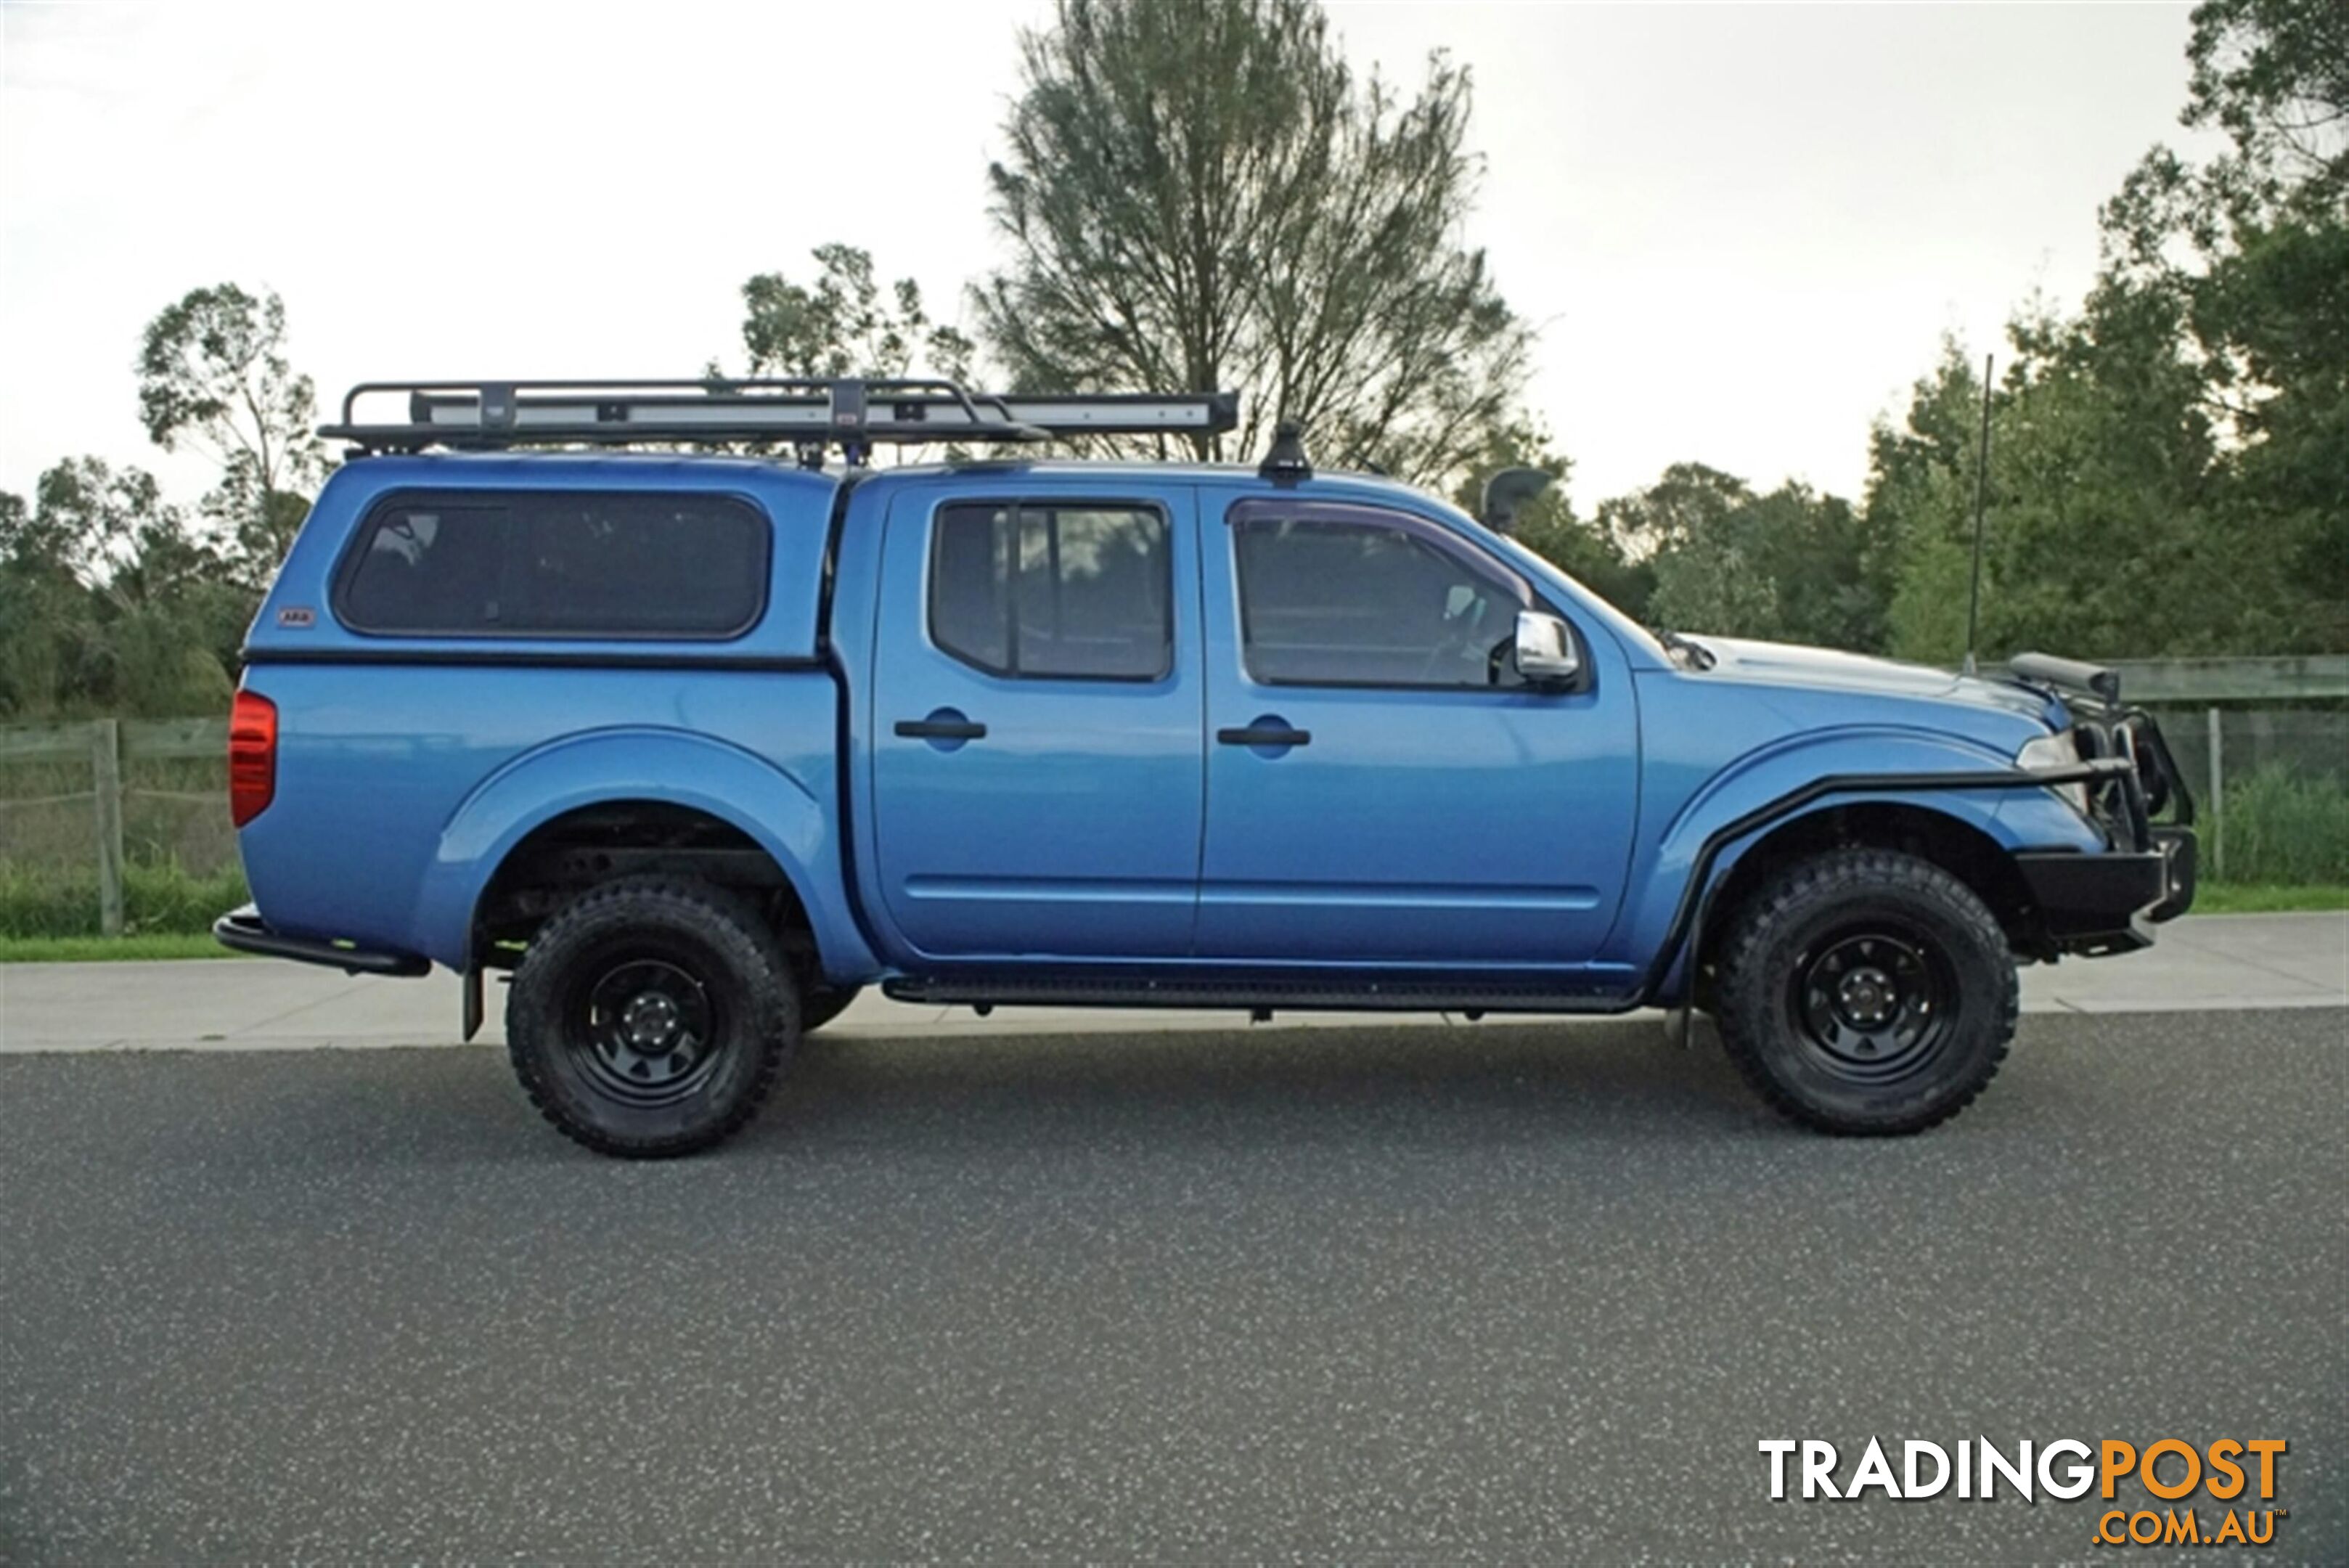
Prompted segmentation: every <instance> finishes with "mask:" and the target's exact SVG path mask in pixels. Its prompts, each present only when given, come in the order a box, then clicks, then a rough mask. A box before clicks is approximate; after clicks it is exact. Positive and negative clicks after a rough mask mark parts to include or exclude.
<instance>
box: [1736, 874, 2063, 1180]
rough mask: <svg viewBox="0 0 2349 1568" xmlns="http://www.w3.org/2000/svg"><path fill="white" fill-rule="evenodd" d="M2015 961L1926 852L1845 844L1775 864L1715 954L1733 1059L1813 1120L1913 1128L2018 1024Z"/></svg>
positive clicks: (1993, 1062)
mask: <svg viewBox="0 0 2349 1568" xmlns="http://www.w3.org/2000/svg"><path fill="white" fill-rule="evenodd" d="M2016 1002H2017V987H2016V982H2015V974H2014V959H2013V954H2012V953H2011V952H2010V951H2009V950H2008V949H2007V943H2006V936H2005V933H2004V932H2003V931H2002V929H2000V928H1999V924H1998V920H1997V919H1996V918H1995V917H1994V916H1992V913H1991V912H1990V909H1988V908H1987V907H1986V906H1985V905H1984V904H1983V903H1982V899H1981V898H1980V897H1978V896H1977V895H1976V894H1975V892H1974V891H1973V889H1972V888H1969V887H1967V886H1966V885H1965V884H1964V883H1963V882H1961V881H1960V880H1959V879H1958V878H1957V877H1953V876H1951V874H1950V873H1949V872H1947V871H1944V870H1942V869H1941V868H1940V867H1938V866H1935V865H1933V864H1931V863H1930V861H1925V860H1920V859H1919V858H1917V857H1914V856H1910V855H1903V854H1899V853H1896V852H1893V851H1889V850H1879V849H1844V850H1837V851H1834V852H1832V853H1830V854H1826V855H1822V856H1819V857H1816V858H1815V859H1811V860H1806V861H1803V862H1800V863H1798V864H1796V865H1795V866H1792V867H1787V868H1786V869H1785V870H1784V871H1781V872H1780V873H1778V874H1777V875H1776V876H1775V877H1773V878H1772V879H1771V880H1769V881H1768V882H1766V883H1764V885H1763V887H1762V888H1760V889H1759V890H1758V891H1757V892H1756V893H1755V895H1754V898H1752V899H1751V900H1750V901H1749V902H1748V903H1747V904H1746V905H1745V906H1744V909H1741V910H1740V911H1739V912H1738V914H1737V915H1736V917H1735V918H1734V919H1733V921H1732V923H1731V925H1730V929H1729V930H1728V932H1727V933H1726V940H1725V945H1724V947H1723V956H1722V959H1721V965H1720V977H1719V1013H1718V1016H1719V1020H1720V1024H1721V1036H1722V1041H1723V1044H1724V1045H1726V1046H1727V1047H1728V1050H1729V1054H1730V1057H1731V1059H1732V1060H1733V1061H1734V1062H1735V1063H1736V1064H1737V1066H1738V1068H1739V1070H1740V1071H1741V1072H1743V1073H1744V1075H1745V1077H1746V1079H1747V1080H1748V1081H1749V1082H1751V1083H1752V1084H1753V1085H1754V1087H1755V1088H1756V1089H1757V1090H1759V1091H1760V1092H1761V1094H1762V1096H1763V1097H1764V1099H1766V1100H1768V1101H1769V1102H1770V1103H1771V1104H1772V1105H1773V1106H1776V1107H1777V1108H1778V1110H1779V1111H1781V1112H1782V1113H1784V1114H1785V1115H1786V1116H1790V1117H1792V1118H1793V1119H1795V1121H1799V1122H1802V1123H1804V1124H1805V1125H1806V1126H1809V1127H1816V1128H1818V1129H1820V1130H1821V1131H1824V1132H1832V1133H1857V1134H1894V1133H1912V1132H1921V1131H1923V1130H1924V1129H1925V1128H1927V1127H1932V1126H1935V1125H1936V1124H1938V1123H1940V1122H1943V1121H1946V1120H1948V1119H1949V1118H1950V1117H1951V1116H1955V1115H1957V1113H1958V1112H1960V1111H1961V1110H1963V1109H1964V1108H1965V1107H1966V1106H1967V1105H1968V1104H1969V1103H1970V1102H1971V1101H1972V1099H1973V1098H1974V1096H1976V1095H1979V1094H1980V1093H1982V1088H1983V1086H1984V1085H1987V1084H1988V1083H1989V1082H1990V1080H1991V1078H1992V1076H1993V1075H1996V1073H1997V1072H1998V1069H1999V1064H2000V1063H2002V1061H2004V1060H2005V1058H2006V1052H2007V1047H2008V1046H2009V1044H2012V1042H2013V1038H2014V1023H2015V1011H2016Z"/></svg>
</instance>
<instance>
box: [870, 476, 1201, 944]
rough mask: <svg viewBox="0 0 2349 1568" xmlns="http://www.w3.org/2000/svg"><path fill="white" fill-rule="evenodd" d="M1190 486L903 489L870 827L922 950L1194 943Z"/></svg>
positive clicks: (882, 664)
mask: <svg viewBox="0 0 2349 1568" xmlns="http://www.w3.org/2000/svg"><path fill="white" fill-rule="evenodd" d="M1193 514H1194V501H1193V498H1192V493H1191V492H1190V490H1188V489H1187V488H1180V487H1167V488H1165V489H1164V490H1163V491H1161V492H1160V493H1157V494H1156V495H1154V496H1151V497H1146V498H1119V497H1114V496H1112V497H1106V498H1102V497H1095V496H1092V495H1085V496H1071V497H1067V498H1059V497H1055V496H1053V495H1050V494H1049V493H1047V494H1040V495H1039V494H1033V493H1027V494H1009V495H1005V496H1003V497H1000V498H997V499H986V500H971V499H968V492H967V491H966V492H965V493H964V494H963V496H962V497H960V498H954V499H943V500H942V499H941V498H939V497H938V496H937V495H936V494H935V493H924V492H923V491H921V490H918V489H916V490H908V491H907V492H905V493H901V494H900V495H899V496H898V497H897V498H896V500H895V502H894V503H893V504H892V506H891V509H890V514H889V519H888V536H887V539H886V541H885V545H884V550H885V555H884V560H883V566H882V583H881V599H882V602H881V607H880V623H879V628H880V635H879V636H878V638H877V639H875V648H876V652H875V654H874V681H873V701H874V709H873V711H872V713H871V716H870V722H871V727H872V737H873V740H872V743H873V748H874V766H873V774H872V776H873V788H874V843H875V844H876V845H877V847H878V856H877V869H878V870H879V872H880V881H881V885H882V895H883V898H884V900H885V903H886V905H887V911H888V916H889V919H891V920H892V921H893V922H894V923H895V926H896V928H897V930H898V932H899V934H900V935H901V936H902V937H903V938H904V940H905V942H906V944H907V945H908V946H910V947H912V948H913V949H915V950H917V951H919V952H921V953H922V954H924V955H926V956H928V957H931V958H937V959H945V960H951V961H974V962H999V961H1031V960H1033V961H1040V960H1046V959H1050V958H1053V957H1072V958H1101V959H1144V960H1149V959H1165V958H1180V957H1182V956H1183V955H1185V953H1187V952H1188V951H1189V950H1190V944H1191V927H1192V918H1193V914H1194V910H1195V903H1196V895H1197V888H1198V871H1199V836H1200V815H1201V808H1200V797H1201V789H1202V783H1201V763H1200V745H1201V740H1200V736H1201V730H1202V724H1203V717H1204V703H1203V700H1202V694H1201V688H1202V682H1201V679H1200V671H1199V660H1198V648H1197V631H1198V625H1199V612H1198V597H1197V588H1198V566H1197V556H1196V555H1195V524H1194V516H1193Z"/></svg>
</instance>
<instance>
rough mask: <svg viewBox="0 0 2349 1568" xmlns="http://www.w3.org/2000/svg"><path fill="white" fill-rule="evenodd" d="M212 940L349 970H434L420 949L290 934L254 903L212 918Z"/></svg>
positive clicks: (246, 950) (410, 972)
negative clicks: (347, 943) (358, 944)
mask: <svg viewBox="0 0 2349 1568" xmlns="http://www.w3.org/2000/svg"><path fill="white" fill-rule="evenodd" d="M212 940H215V941H217V942H219V943H220V945H221V946H222V947H224V948H234V949H235V950H237V951H239V952H241V953H259V954H261V955H262V956H263V957H264V958H282V959H292V960H294V961H295V962H296V963H316V964H325V965H326V966H327V967H329V968H331V969H338V970H341V971H344V972H345V973H347V974H388V975H399V976H404V977H412V976H415V975H419V974H429V973H431V972H432V961H431V960H430V959H428V958H426V957H424V956H423V955H422V954H420V953H403V952H391V951H388V950H376V949H368V948H358V947H345V946H343V945H342V944H340V943H337V942H330V941H323V940H318V939H317V938H315V937H289V936H286V935H285V934H283V933H282V932H278V931H273V930H271V929H269V928H268V926H266V925H264V923H263V922H262V919H261V911H260V910H259V909H255V908H254V906H253V905H251V904H245V905H243V906H241V907H239V908H237V909H231V910H230V911H229V912H228V913H227V914H225V915H222V917H221V918H220V919H217V920H214V921H213V922H212Z"/></svg>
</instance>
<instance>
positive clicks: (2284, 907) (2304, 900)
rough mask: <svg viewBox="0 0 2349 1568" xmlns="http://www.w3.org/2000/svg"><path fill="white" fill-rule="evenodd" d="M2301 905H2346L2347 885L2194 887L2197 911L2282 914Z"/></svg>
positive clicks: (2348, 906) (2210, 884) (2214, 884)
mask: <svg viewBox="0 0 2349 1568" xmlns="http://www.w3.org/2000/svg"><path fill="white" fill-rule="evenodd" d="M2304 909H2349V885H2344V884H2343V883H2339V882H2319V883H2315V884H2313V885H2311V886H2308V887H2300V888H2280V887H2277V886H2276V885H2275V884H2273V883H2271V882H2205V883H2203V884H2202V885H2201V886H2200V887H2199V888H2195V889H2194V912H2195V913H2196V914H2198V915H2282V914H2290V913H2292V912H2293V911H2296V910H2304Z"/></svg>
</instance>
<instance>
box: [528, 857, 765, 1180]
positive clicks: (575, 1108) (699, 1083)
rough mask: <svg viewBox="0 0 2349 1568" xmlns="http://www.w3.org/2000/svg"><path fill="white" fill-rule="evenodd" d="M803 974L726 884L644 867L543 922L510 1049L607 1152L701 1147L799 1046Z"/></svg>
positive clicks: (567, 1120) (582, 1137) (545, 1095)
mask: <svg viewBox="0 0 2349 1568" xmlns="http://www.w3.org/2000/svg"><path fill="white" fill-rule="evenodd" d="M799 1017H800V1014H799V997H798V987H797V986H796V985H795V984H794V982H793V981H792V971H791V965H790V963H789V961H787V960H785V959H784V957H783V955H782V951H781V949H780V948H779V947H778V946H777V945H776V942H775V938H774V934H773V932H771V931H770V930H769V929H767V927H766V926H765V924H764V923H763V922H762V921H761V919H759V916H758V914H757V912H756V911H755V910H753V909H751V908H750V906H749V905H747V904H745V903H743V902H742V901H741V900H740V898H736V897H735V896H734V895H732V894H730V893H729V892H727V891H725V890H724V889H723V888H715V887H711V886H709V885H708V884H707V883H701V882H695V881H688V880H684V879H680V878H675V877H631V878H626V879H623V880H619V881H615V882H609V883H605V885H604V886H602V887H599V888H592V889H590V890H589V891H587V892H585V893H583V894H581V895H580V896H579V897H578V898H575V899H574V900H573V901H572V902H571V903H569V904H568V905H566V906H564V908H563V909H560V910H558V911H557V912H556V913H555V915H554V918H553V919H549V920H548V921H547V922H546V924H545V925H544V926H543V927H542V928H541V929H540V930H539V932H538V934H537V936H536V937H535V938H534V939H533V940H532V942H531V944H530V950H529V951H528V953H526V954H525V955H524V956H523V961H522V965H521V967H520V968H519V969H518V970H517V971H515V973H514V981H513V986H512V990H511V991H510V992H508V994H507V997H506V1042H507V1051H508V1053H509V1054H511V1055H512V1059H513V1066H514V1073H515V1075H516V1076H517V1077H519V1078H520V1079H521V1080H522V1086H523V1090H524V1091H525V1092H526V1093H527V1094H528V1095H529V1096H530V1098H531V1103H532V1104H533V1105H535V1106H537V1107H538V1108H539V1110H540V1112H541V1113H542V1114H543V1115H544V1116H545V1117H546V1119H547V1120H548V1121H550V1122H553V1123H554V1125H555V1127H558V1128H559V1129H561V1130H562V1132H563V1133H564V1135H565V1136H566V1137H571V1138H574V1139H575V1140H577V1141H578V1142H580V1143H583V1144H585V1145H586V1146H587V1147H589V1148H592V1149H595V1150H597V1151H598V1152H600V1153H603V1154H613V1155H622V1156H627V1157H631V1158H654V1157H658V1156H663V1155H677V1154H689V1153H691V1152H693V1151H694V1150H696V1149H701V1148H707V1147H709V1146H711V1145H712V1144H715V1143H718V1142H719V1141H721V1140H723V1139H724V1138H726V1137H730V1136H731V1135H732V1134H733V1133H734V1132H736V1131H737V1130H739V1129H740V1127H742V1125H743V1124H744V1123H745V1122H747V1121H749V1120H750V1116H751V1115H752V1114H753V1113H754V1112H756V1111H757V1110H758V1108H759V1103H760V1101H761V1100H762V1099H764V1098H765V1097H766V1095H767V1091H768V1089H769V1088H770V1087H771V1085H772V1084H773V1083H774V1080H775V1075H776V1072H777V1070H778V1069H779V1068H780V1067H781V1064H782V1062H783V1060H784V1058H785V1057H786V1056H788V1055H789V1054H790V1053H791V1051H792V1047H793V1046H794V1045H795V1044H797V1043H798V1040H799V1033H800V1022H799Z"/></svg>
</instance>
